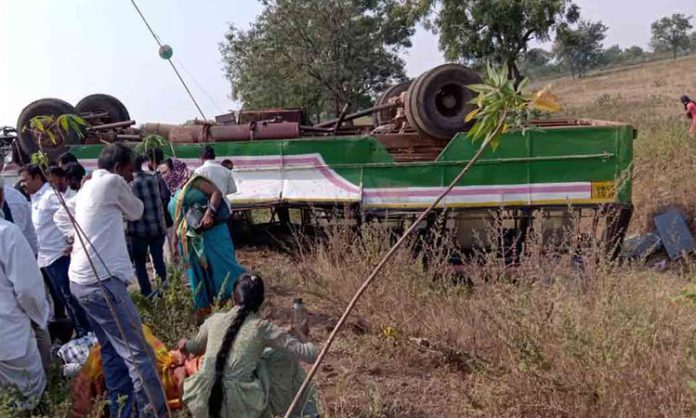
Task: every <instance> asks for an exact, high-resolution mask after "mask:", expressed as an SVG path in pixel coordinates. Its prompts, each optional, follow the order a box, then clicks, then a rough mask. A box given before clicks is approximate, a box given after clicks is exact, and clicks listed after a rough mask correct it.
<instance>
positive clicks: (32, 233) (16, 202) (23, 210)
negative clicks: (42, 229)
mask: <svg viewBox="0 0 696 418" xmlns="http://www.w3.org/2000/svg"><path fill="white" fill-rule="evenodd" d="M2 190H3V193H4V195H5V202H7V206H9V208H10V212H11V213H12V223H14V224H15V225H17V226H18V227H19V230H20V231H22V235H24V238H26V239H27V241H28V242H29V246H30V247H31V250H32V251H33V252H34V255H36V254H37V253H38V251H39V247H38V246H37V243H36V230H34V224H33V223H32V221H31V204H30V203H29V201H28V200H27V198H26V197H24V195H23V194H22V193H21V192H20V191H19V190H17V189H15V188H14V187H11V186H5V187H3V188H2Z"/></svg>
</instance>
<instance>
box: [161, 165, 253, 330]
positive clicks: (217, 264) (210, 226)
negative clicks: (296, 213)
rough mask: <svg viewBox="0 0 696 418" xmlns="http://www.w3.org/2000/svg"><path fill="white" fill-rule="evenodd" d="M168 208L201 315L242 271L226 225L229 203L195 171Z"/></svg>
mask: <svg viewBox="0 0 696 418" xmlns="http://www.w3.org/2000/svg"><path fill="white" fill-rule="evenodd" d="M169 212H170V213H171V215H172V219H173V220H174V242H173V246H174V248H175V251H177V252H178V254H179V255H181V258H182V260H183V261H184V263H185V264H186V267H187V268H188V276H189V281H190V283H191V291H192V292H193V300H194V304H195V305H196V308H198V310H199V315H202V316H204V315H206V314H207V313H208V311H209V309H210V307H211V305H212V304H213V301H214V300H216V299H217V300H220V301H222V302H224V301H226V300H228V299H229V298H230V297H231V295H232V290H233V289H234V283H235V281H236V280H237V278H239V276H240V275H241V274H242V273H244V272H245V269H244V268H243V267H242V266H240V265H239V263H238V262H237V258H236V257H235V254H234V244H233V243H232V238H231V237H230V233H229V230H228V229H227V223H226V222H227V218H228V217H229V213H230V212H229V207H228V206H227V205H226V204H225V202H223V201H222V193H221V192H220V190H218V188H217V187H216V186H215V185H214V184H213V183H212V182H211V181H209V180H207V179H206V178H205V177H202V176H195V175H194V176H193V177H192V178H191V179H190V180H189V181H188V182H187V183H186V184H185V185H184V186H183V187H182V188H181V189H180V190H178V191H177V192H176V193H175V194H174V197H173V198H172V200H171V201H170V202H169Z"/></svg>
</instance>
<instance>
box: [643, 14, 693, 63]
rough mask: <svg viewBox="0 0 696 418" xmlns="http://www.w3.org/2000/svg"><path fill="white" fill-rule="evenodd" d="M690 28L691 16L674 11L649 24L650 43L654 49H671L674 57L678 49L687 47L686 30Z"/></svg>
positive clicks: (687, 35)
mask: <svg viewBox="0 0 696 418" xmlns="http://www.w3.org/2000/svg"><path fill="white" fill-rule="evenodd" d="M691 28H693V26H692V25H691V16H684V15H683V14H681V13H675V14H673V15H672V16H666V17H663V18H662V19H659V20H656V21H655V22H653V23H652V25H650V30H651V31H652V40H651V44H652V46H653V48H655V50H656V51H671V52H672V57H673V58H674V59H676V58H677V53H678V52H679V51H684V50H688V49H689V46H690V45H689V33H688V31H689V30H690V29H691Z"/></svg>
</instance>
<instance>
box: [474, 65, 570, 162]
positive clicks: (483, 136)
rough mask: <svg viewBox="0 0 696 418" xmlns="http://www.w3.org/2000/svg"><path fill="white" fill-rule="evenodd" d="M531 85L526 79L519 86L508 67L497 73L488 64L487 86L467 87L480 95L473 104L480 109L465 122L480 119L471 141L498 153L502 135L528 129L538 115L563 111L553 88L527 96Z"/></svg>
mask: <svg viewBox="0 0 696 418" xmlns="http://www.w3.org/2000/svg"><path fill="white" fill-rule="evenodd" d="M528 83H529V79H527V78H524V79H523V80H522V81H520V83H519V84H518V85H517V86H515V81H514V80H509V79H508V69H507V66H503V67H502V68H501V69H500V70H496V69H495V68H493V67H492V66H491V65H490V64H488V65H487V66H486V78H485V80H484V82H483V83H482V84H471V85H469V86H467V87H468V88H469V89H470V90H472V91H473V92H475V93H478V95H477V96H476V97H475V98H473V99H472V100H471V101H470V103H471V104H474V105H476V108H475V109H474V110H472V111H471V112H469V114H468V115H466V118H465V120H466V121H467V122H469V121H471V120H474V119H476V124H474V126H473V128H471V130H470V131H469V138H471V140H472V141H473V142H477V141H481V140H483V143H482V144H481V147H482V148H485V147H487V146H488V145H489V144H490V146H491V148H492V149H493V150H494V151H495V150H496V149H498V146H499V145H500V138H501V137H502V135H503V134H505V133H506V132H508V131H509V130H510V129H511V128H515V129H522V130H525V129H527V125H526V122H527V120H528V119H529V118H530V117H531V116H532V115H533V114H534V113H535V112H557V111H558V110H560V106H559V105H558V104H557V103H556V98H555V96H553V95H552V94H551V93H550V87H549V86H547V87H545V88H544V89H542V90H540V91H538V92H537V93H534V94H532V93H527V92H526V89H527V85H528Z"/></svg>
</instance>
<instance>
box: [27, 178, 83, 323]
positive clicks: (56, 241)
mask: <svg viewBox="0 0 696 418" xmlns="http://www.w3.org/2000/svg"><path fill="white" fill-rule="evenodd" d="M49 176H50V177H51V182H52V184H53V187H54V188H55V191H54V189H53V188H52V187H51V184H49V183H48V182H47V181H46V178H45V177H44V175H43V172H42V171H41V168H40V167H39V166H37V165H32V164H30V165H27V166H25V167H24V168H22V169H21V170H20V178H21V179H22V184H23V185H24V187H25V188H26V190H27V192H29V194H30V195H31V220H32V223H33V224H34V229H36V233H37V237H38V246H39V252H38V257H37V262H38V264H39V267H40V268H42V269H43V270H44V271H45V273H46V275H47V276H48V279H49V285H50V287H51V288H52V296H53V298H54V301H55V302H60V303H59V304H58V303H56V305H62V306H63V307H64V308H65V310H66V311H67V314H68V318H69V319H70V322H72V326H73V328H75V332H76V333H77V335H78V336H79V337H82V336H84V335H86V334H87V333H88V332H89V331H90V326H89V323H88V322H87V317H86V316H85V311H84V309H83V308H82V307H81V306H80V304H79V303H78V302H77V300H76V299H75V298H74V297H73V295H72V293H70V282H69V280H68V266H69V265H70V255H69V254H70V243H69V242H68V240H67V239H66V237H65V236H64V235H63V233H62V232H61V231H60V230H59V229H58V227H57V226H56V224H55V222H54V221H53V215H55V213H56V211H57V210H58V208H59V207H60V199H59V197H58V195H57V193H61V194H62V193H65V191H66V189H67V181H66V179H65V172H64V171H63V169H61V168H60V167H51V168H49ZM56 299H57V301H56ZM57 310H58V309H57Z"/></svg>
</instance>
